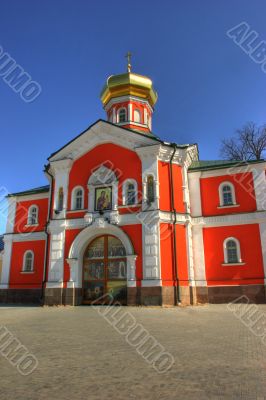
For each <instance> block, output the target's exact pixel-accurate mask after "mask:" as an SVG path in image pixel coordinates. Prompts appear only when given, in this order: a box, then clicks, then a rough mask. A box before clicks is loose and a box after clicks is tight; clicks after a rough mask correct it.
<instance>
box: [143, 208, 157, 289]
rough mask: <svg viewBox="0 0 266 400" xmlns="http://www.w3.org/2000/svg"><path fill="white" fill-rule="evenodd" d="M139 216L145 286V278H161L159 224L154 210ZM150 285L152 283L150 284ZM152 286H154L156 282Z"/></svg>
mask: <svg viewBox="0 0 266 400" xmlns="http://www.w3.org/2000/svg"><path fill="white" fill-rule="evenodd" d="M140 218H142V236H143V264H142V265H143V281H142V286H147V285H148V284H147V282H146V281H147V280H153V281H158V280H160V279H161V263H160V224H159V219H158V215H157V212H155V211H147V212H146V213H142V214H141V217H140ZM151 286H153V285H152V284H151ZM154 286H156V282H155V284H154Z"/></svg>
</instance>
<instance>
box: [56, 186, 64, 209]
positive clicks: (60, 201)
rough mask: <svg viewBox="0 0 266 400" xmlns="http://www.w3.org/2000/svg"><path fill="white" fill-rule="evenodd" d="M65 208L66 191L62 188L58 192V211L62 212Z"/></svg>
mask: <svg viewBox="0 0 266 400" xmlns="http://www.w3.org/2000/svg"><path fill="white" fill-rule="evenodd" d="M63 208H64V190H63V188H62V187H60V188H59V191H58V205H57V209H58V211H62V210H63Z"/></svg>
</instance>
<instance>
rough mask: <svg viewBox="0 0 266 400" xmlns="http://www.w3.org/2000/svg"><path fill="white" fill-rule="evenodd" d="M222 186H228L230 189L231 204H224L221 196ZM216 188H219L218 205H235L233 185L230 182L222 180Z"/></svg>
mask: <svg viewBox="0 0 266 400" xmlns="http://www.w3.org/2000/svg"><path fill="white" fill-rule="evenodd" d="M224 186H229V187H230V189H231V195H232V201H233V203H232V204H224V197H223V188H224ZM218 190H219V201H220V204H219V206H220V207H228V206H229V207H232V206H235V205H236V194H235V186H234V185H233V184H232V182H229V181H223V182H222V183H220V185H219V189H218Z"/></svg>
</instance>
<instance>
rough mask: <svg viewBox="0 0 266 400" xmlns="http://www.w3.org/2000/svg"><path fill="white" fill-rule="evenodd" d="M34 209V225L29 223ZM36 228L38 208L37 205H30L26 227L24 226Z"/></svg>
mask: <svg viewBox="0 0 266 400" xmlns="http://www.w3.org/2000/svg"><path fill="white" fill-rule="evenodd" d="M33 208H36V222H35V223H34V224H32V223H30V219H31V218H32V209H33ZM36 225H37V226H38V225H39V206H37V204H32V205H31V206H30V207H29V208H28V218H27V225H26V226H36Z"/></svg>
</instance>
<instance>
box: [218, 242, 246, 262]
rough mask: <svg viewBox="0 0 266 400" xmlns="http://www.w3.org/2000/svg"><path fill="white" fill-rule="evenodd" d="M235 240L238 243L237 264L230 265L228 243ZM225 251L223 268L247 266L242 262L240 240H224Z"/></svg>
mask: <svg viewBox="0 0 266 400" xmlns="http://www.w3.org/2000/svg"><path fill="white" fill-rule="evenodd" d="M230 240H233V241H234V242H235V243H236V251H237V262H234V263H229V262H228V254H227V243H228V242H229V241H230ZM223 250H224V263H223V264H222V265H223V266H226V265H245V263H244V262H243V261H242V258H241V250H240V242H239V240H238V239H236V238H235V237H228V238H226V239H225V240H224V242H223Z"/></svg>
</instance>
